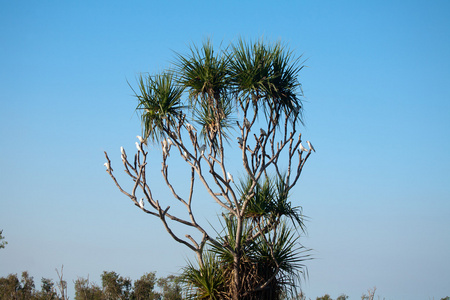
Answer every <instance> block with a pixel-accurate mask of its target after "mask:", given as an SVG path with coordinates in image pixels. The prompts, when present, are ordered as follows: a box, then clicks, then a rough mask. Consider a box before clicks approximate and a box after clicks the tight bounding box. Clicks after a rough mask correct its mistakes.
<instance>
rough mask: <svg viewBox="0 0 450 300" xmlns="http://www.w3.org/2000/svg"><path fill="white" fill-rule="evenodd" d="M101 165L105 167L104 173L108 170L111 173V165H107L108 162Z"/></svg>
mask: <svg viewBox="0 0 450 300" xmlns="http://www.w3.org/2000/svg"><path fill="white" fill-rule="evenodd" d="M103 165H104V166H105V167H106V171H109V170H111V171H112V169H111V165H110V164H109V162H105V163H104V164H103Z"/></svg>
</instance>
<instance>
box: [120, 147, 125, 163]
mask: <svg viewBox="0 0 450 300" xmlns="http://www.w3.org/2000/svg"><path fill="white" fill-rule="evenodd" d="M120 153H122V155H121V157H122V161H125V160H126V159H127V154H126V153H125V150H124V149H123V147H120Z"/></svg>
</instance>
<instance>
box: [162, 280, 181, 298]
mask: <svg viewBox="0 0 450 300" xmlns="http://www.w3.org/2000/svg"><path fill="white" fill-rule="evenodd" d="M158 287H160V288H161V289H162V297H163V299H164V300H181V299H183V297H182V294H181V292H182V288H181V279H180V277H178V276H174V275H169V276H167V277H164V278H159V279H158Z"/></svg>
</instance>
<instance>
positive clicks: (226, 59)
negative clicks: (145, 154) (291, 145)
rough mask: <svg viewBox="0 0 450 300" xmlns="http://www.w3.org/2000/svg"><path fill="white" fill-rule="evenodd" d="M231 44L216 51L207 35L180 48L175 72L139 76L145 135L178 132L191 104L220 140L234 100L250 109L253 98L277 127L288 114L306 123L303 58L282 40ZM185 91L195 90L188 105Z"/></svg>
mask: <svg viewBox="0 0 450 300" xmlns="http://www.w3.org/2000/svg"><path fill="white" fill-rule="evenodd" d="M227 49H228V50H223V51H219V52H215V51H214V48H213V46H212V43H211V42H210V41H209V40H207V41H205V42H204V43H203V44H202V46H201V47H197V46H195V45H193V46H191V48H190V53H189V54H187V55H182V54H180V53H177V54H176V60H175V62H174V68H173V69H172V70H171V71H166V72H163V73H162V74H160V75H155V76H150V75H148V76H145V77H144V76H142V75H141V76H140V77H139V79H138V86H139V92H138V93H136V92H135V95H136V97H137V98H138V100H139V104H138V106H137V108H136V110H137V111H138V112H140V114H141V119H142V127H143V132H144V137H148V138H150V139H151V140H153V141H158V140H159V139H160V138H161V137H164V136H166V135H167V133H168V132H169V131H173V132H177V130H176V126H177V125H180V124H181V125H182V124H183V122H184V116H185V115H186V109H191V110H192V112H193V113H194V116H195V119H196V120H197V122H198V123H199V124H200V125H201V132H202V133H203V135H204V136H206V137H208V139H207V141H208V142H209V143H211V144H216V140H215V139H216V136H217V134H218V133H220V134H225V129H227V128H230V127H231V125H232V124H233V115H232V113H231V112H232V110H231V109H232V107H233V102H234V103H237V104H238V106H239V105H240V106H242V107H247V108H248V105H249V104H250V103H252V105H253V107H254V112H255V114H258V111H259V109H260V108H261V109H262V111H263V112H264V114H265V116H266V119H267V120H268V121H269V122H271V123H272V124H273V125H274V126H279V121H280V118H281V116H282V115H284V116H285V117H286V118H288V119H289V120H291V121H292V122H293V123H296V122H297V121H300V122H302V120H301V110H302V103H301V100H300V97H301V96H302V92H301V85H300V83H299V82H298V79H297V77H298V74H299V72H300V70H301V69H302V68H303V65H302V63H301V61H300V57H294V55H293V53H292V52H291V51H290V50H288V49H287V48H286V47H285V46H284V45H282V44H281V43H279V42H278V43H274V44H269V43H266V42H264V41H263V40H260V41H258V42H256V43H246V42H244V41H242V40H239V42H238V44H237V45H230V46H229V47H227ZM183 91H187V92H188V94H189V97H188V99H189V102H188V103H184V105H183V103H182V99H181V96H182V94H183Z"/></svg>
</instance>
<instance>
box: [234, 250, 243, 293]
mask: <svg viewBox="0 0 450 300" xmlns="http://www.w3.org/2000/svg"><path fill="white" fill-rule="evenodd" d="M240 260H241V253H240V251H239V250H238V251H237V253H236V256H235V257H234V266H233V267H234V280H233V289H232V291H233V300H240V299H241V270H240Z"/></svg>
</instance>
